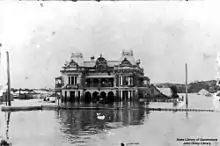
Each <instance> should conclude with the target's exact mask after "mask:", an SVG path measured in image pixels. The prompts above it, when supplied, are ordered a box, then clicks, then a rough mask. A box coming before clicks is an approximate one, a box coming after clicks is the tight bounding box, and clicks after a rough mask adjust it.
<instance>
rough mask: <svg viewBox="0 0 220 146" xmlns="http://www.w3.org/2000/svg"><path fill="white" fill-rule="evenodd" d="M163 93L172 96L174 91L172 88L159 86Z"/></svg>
mask: <svg viewBox="0 0 220 146" xmlns="http://www.w3.org/2000/svg"><path fill="white" fill-rule="evenodd" d="M157 89H158V90H159V91H160V92H161V93H162V94H164V95H166V96H169V97H171V95H172V91H171V89H170V88H157Z"/></svg>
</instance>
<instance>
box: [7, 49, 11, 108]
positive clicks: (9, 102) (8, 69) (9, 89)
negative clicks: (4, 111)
mask: <svg viewBox="0 0 220 146" xmlns="http://www.w3.org/2000/svg"><path fill="white" fill-rule="evenodd" d="M6 55H7V73H8V92H7V93H8V96H7V98H8V105H9V106H11V85H10V65H9V53H8V51H7V52H6Z"/></svg>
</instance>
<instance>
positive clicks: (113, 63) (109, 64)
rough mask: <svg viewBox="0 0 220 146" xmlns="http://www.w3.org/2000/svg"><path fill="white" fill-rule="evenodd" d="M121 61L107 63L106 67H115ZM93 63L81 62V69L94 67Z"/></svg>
mask: <svg viewBox="0 0 220 146" xmlns="http://www.w3.org/2000/svg"><path fill="white" fill-rule="evenodd" d="M120 63H121V61H107V65H108V66H110V67H114V66H115V65H119V64H120ZM94 66H95V61H83V67H94Z"/></svg>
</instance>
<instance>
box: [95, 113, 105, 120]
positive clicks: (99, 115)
mask: <svg viewBox="0 0 220 146" xmlns="http://www.w3.org/2000/svg"><path fill="white" fill-rule="evenodd" d="M96 115H97V119H99V120H104V119H105V115H101V113H96Z"/></svg>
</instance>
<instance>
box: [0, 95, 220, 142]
mask: <svg viewBox="0 0 220 146" xmlns="http://www.w3.org/2000/svg"><path fill="white" fill-rule="evenodd" d="M22 102H25V101H22ZM12 104H13V103H12ZM66 106H82V105H78V104H75V105H73V104H67V105H66ZM83 106H97V105H94V104H90V105H83ZM100 106H106V107H112V106H117V107H118V106H124V107H135V109H133V110H128V109H125V110H109V111H108V110H106V111H95V110H59V111H58V110H48V111H28V112H27V111H24V112H11V113H5V112H0V117H1V121H0V122H1V123H0V128H1V129H0V130H1V131H0V137H3V138H6V139H9V141H11V142H12V144H13V146H85V145H86V146H120V143H121V142H123V143H127V145H130V146H132V145H134V146H135V145H137V146H182V145H184V142H186V141H187V139H189V138H191V141H190V140H188V142H189V141H190V142H192V140H193V139H197V138H203V139H208V138H209V139H210V138H211V139H218V141H217V142H214V141H208V142H210V143H209V144H211V145H213V146H215V145H216V146H217V145H219V144H218V142H219V139H220V130H219V129H220V113H219V112H172V111H147V110H146V109H145V108H144V107H145V106H149V107H173V106H174V105H173V104H171V103H150V104H149V105H146V104H144V103H139V104H138V103H135V104H134V103H124V104H123V103H117V104H115V105H100ZM177 106H178V105H177ZM189 107H194V108H206V109H213V101H212V97H205V96H198V95H195V94H191V95H189ZM180 108H182V107H180ZM98 112H99V113H102V114H103V115H105V119H104V120H99V119H97V115H96V113H98ZM177 139H185V141H178V140H177ZM208 142H207V141H205V143H206V144H208ZM205 143H203V144H200V145H205ZM185 145H186V144H185Z"/></svg>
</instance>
